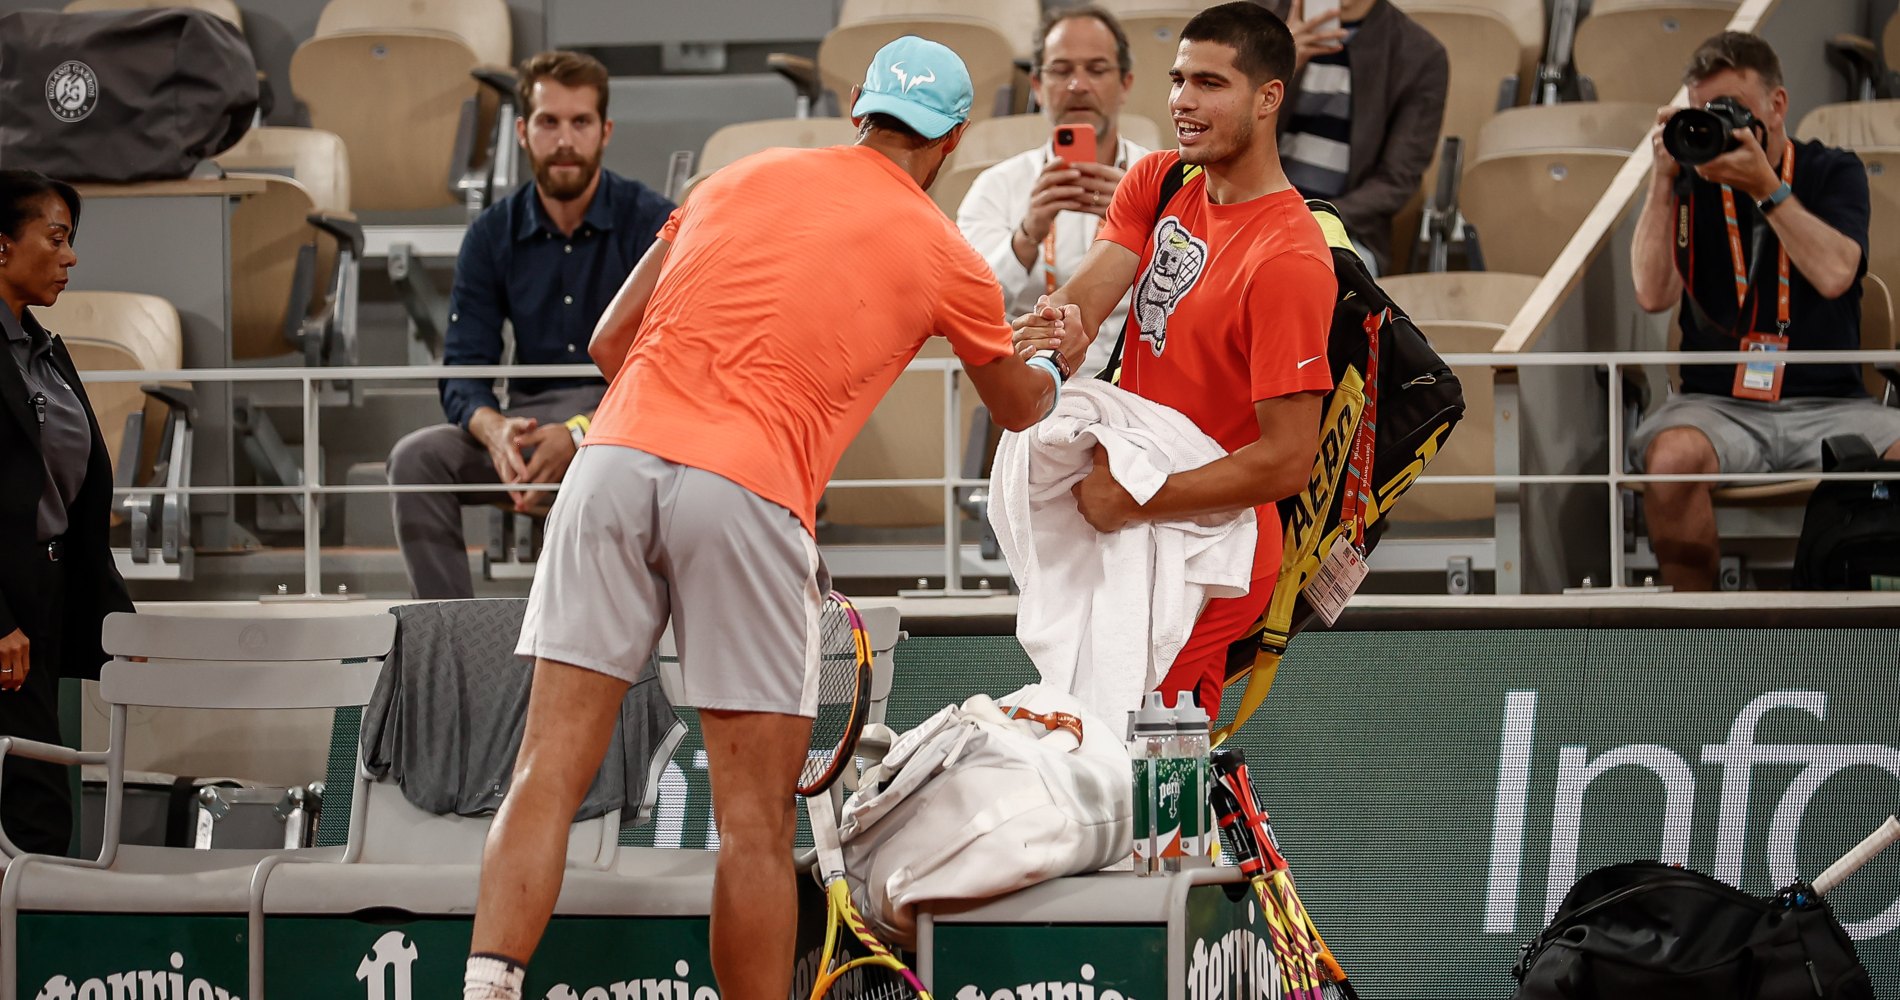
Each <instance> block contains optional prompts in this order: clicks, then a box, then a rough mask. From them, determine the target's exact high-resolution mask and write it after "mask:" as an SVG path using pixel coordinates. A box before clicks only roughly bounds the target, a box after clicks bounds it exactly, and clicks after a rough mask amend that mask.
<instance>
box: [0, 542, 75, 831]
mask: <svg viewBox="0 0 1900 1000" xmlns="http://www.w3.org/2000/svg"><path fill="white" fill-rule="evenodd" d="M61 566H62V564H60V563H50V564H48V567H47V569H48V570H50V572H48V573H47V575H46V578H45V580H46V583H47V585H48V587H49V588H50V589H49V590H48V593H51V594H53V595H54V599H53V600H52V601H51V602H49V604H50V605H51V606H50V607H49V608H48V609H47V612H46V614H45V616H44V617H43V619H42V620H41V621H40V622H33V623H26V622H22V623H21V625H22V628H23V630H24V631H25V632H26V634H27V639H28V640H29V641H30V642H31V643H32V649H31V659H32V663H31V668H30V669H29V670H28V671H27V674H26V683H25V684H23V685H21V686H20V689H19V690H17V691H0V736H16V737H19V738H21V739H28V740H38V741H40V742H42V743H53V744H57V743H59V677H60V670H59V649H58V641H57V639H56V638H54V637H55V636H57V635H58V634H59V625H58V623H59V621H60V615H61V605H62V604H63V601H62V598H63V597H64V587H63V583H64V579H63V578H64V574H63V573H61V572H60V567H61ZM0 824H4V825H5V827H6V831H7V836H8V837H10V838H12V840H13V843H14V844H15V845H16V846H18V847H19V848H20V849H21V850H24V851H29V852H31V853H34V854H59V855H63V854H65V853H66V848H67V845H68V844H69V843H70V842H71V840H72V833H73V799H72V789H71V787H70V786H69V785H68V784H67V773H66V768H64V767H61V766H60V765H58V764H48V763H45V762H43V761H37V760H27V759H26V758H24V757H20V756H18V755H17V754H8V755H7V758H6V764H5V773H4V774H0Z"/></svg>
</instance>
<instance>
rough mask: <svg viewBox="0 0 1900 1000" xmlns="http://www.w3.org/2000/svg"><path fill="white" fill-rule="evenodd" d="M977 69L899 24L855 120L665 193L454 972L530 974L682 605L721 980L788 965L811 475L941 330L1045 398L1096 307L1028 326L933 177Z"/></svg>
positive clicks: (567, 492)
mask: <svg viewBox="0 0 1900 1000" xmlns="http://www.w3.org/2000/svg"><path fill="white" fill-rule="evenodd" d="M972 96H973V95H972V92H971V86H970V77H969V73H968V72H967V71H966V70H965V69H964V66H963V63H962V61H961V60H960V59H958V58H957V56H956V55H955V53H953V52H951V51H950V50H949V49H947V48H945V47H943V46H942V45H939V44H937V43H935V42H929V41H925V40H923V39H920V38H915V37H908V36H907V37H905V38H900V39H898V40H897V41H895V42H892V43H891V44H890V45H887V46H885V47H884V48H883V49H882V50H880V51H879V52H878V54H877V56H876V58H875V59H873V61H872V64H871V67H870V70H869V72H868V73H867V75H866V77H865V81H864V85H863V86H862V87H860V88H858V89H857V90H856V91H855V92H854V93H853V95H852V100H851V107H852V116H853V120H854V121H856V122H857V123H858V126H859V138H858V142H857V144H855V145H851V146H836V147H832V148H829V149H815V150H793V149H776V150H769V151H767V152H764V153H760V154H758V155H755V156H751V157H748V158H746V159H743V160H740V161H739V162H737V163H734V164H732V165H730V166H728V167H725V168H724V169H722V170H720V171H719V172H717V173H715V174H713V175H712V176H711V177H709V178H707V179H706V180H705V181H704V182H703V183H701V184H700V185H699V186H698V187H697V188H696V189H695V190H694V191H693V196H692V199H691V200H690V201H688V202H687V204H686V205H685V206H683V207H682V208H680V209H678V210H677V211H675V212H674V213H673V216H672V217H671V218H670V219H668V220H667V222H666V224H665V226H663V227H662V228H661V231H660V234H659V238H658V239H657V240H656V241H655V242H654V244H653V247H652V249H651V250H649V251H648V253H647V254H646V256H645V258H644V259H642V260H641V262H640V264H639V265H638V266H637V267H636V268H635V269H634V272H633V274H632V275H631V276H630V277H629V278H628V280H627V283H626V285H625V286H624V287H623V288H622V289H621V291H620V294H619V295H618V296H617V297H616V298H615V299H614V302H613V303H612V305H610V306H609V307H608V310H607V313H606V315H605V316H603V317H602V319H601V321H600V325H599V327H598V328H597V330H596V331H595V334H594V340H593V343H592V344H591V345H590V347H589V353H590V354H591V355H592V356H593V358H594V360H595V361H596V362H597V363H598V364H599V365H600V367H601V370H602V371H603V372H605V373H606V374H607V376H608V377H609V378H610V379H611V384H610V385H609V387H608V389H607V395H606V398H605V399H604V400H603V401H602V402H601V405H600V408H599V409H598V410H597V411H596V412H595V414H594V418H593V426H592V428H591V429H590V430H589V432H588V435H587V438H586V441H585V443H584V444H583V446H582V447H581V449H580V453H579V454H578V455H577V456H576V457H575V459H574V462H573V464H572V465H571V466H570V467H569V469H568V472H567V476H566V478H565V479H564V480H563V481H562V486H561V492H560V497H559V499H558V500H556V501H555V505H554V509H553V512H552V513H551V515H550V517H549V520H548V527H547V541H546V544H545V547H544V551H543V553H542V556H541V560H540V564H539V566H538V567H537V570H536V573H535V580H534V589H533V591H532V593H531V595H530V597H529V600H528V610H527V614H526V617H525V619H524V621H523V624H522V631H521V640H520V644H519V646H518V648H517V652H518V653H519V654H521V655H522V656H524V657H532V658H533V660H534V684H533V688H532V691H531V694H530V698H529V702H528V719H527V727H526V732H525V735H524V737H523V740H522V745H521V752H520V756H519V758H518V759H517V761H516V764H515V771H514V784H513V786H512V787H511V788H510V789H509V791H508V794H507V797H506V799H505V800H504V801H503V804H502V807H501V810H500V813H499V814H498V815H497V816H496V817H495V824H494V827H493V829H492V831H491V832H490V834H489V838H488V846H487V850H486V852H485V854H484V856H483V860H482V876H481V893H480V898H479V901H478V904H477V909H476V914H475V932H474V940H473V943H472V947H471V955H470V957H469V963H468V969H467V975H466V978H465V981H464V996H465V998H468V1000H489V998H506V1000H515V998H518V997H519V996H520V995H521V987H522V980H523V978H524V973H525V965H526V963H527V960H528V957H529V956H530V955H532V954H533V953H534V949H535V946H536V945H537V944H538V942H539V940H540V937H541V934H542V932H543V930H544V929H545V927H546V924H547V921H548V918H549V915H550V914H551V913H552V910H553V906H554V901H555V898H556V896H557V895H558V894H559V892H560V887H561V876H562V869H563V863H564V853H565V849H566V844H567V830H568V825H569V822H570V820H571V818H572V817H573V816H574V814H575V810H576V809H577V808H578V807H579V805H580V802H581V799H582V796H583V794H584V793H585V791H586V789H587V787H588V785H589V784H590V783H591V782H592V781H593V778H594V774H595V772H596V771H597V770H598V768H599V765H600V761H601V757H602V754H603V753H604V751H605V748H606V744H607V741H608V739H609V737H610V736H611V734H612V732H613V729H614V722H615V720H616V718H617V716H618V714H619V709H620V702H621V697H622V695H623V694H624V693H625V692H626V690H627V688H628V686H629V685H630V684H631V683H632V682H633V681H634V679H635V678H636V677H637V676H638V675H639V673H640V671H641V669H642V668H643V667H644V666H645V665H646V662H647V660H648V658H649V657H650V656H651V655H652V652H653V649H654V647H655V645H656V644H657V643H658V641H659V638H660V633H661V631H662V630H663V629H664V628H665V627H666V625H667V622H668V620H669V618H670V619H671V621H672V624H673V629H674V635H675V638H676V640H677V641H678V643H679V647H680V650H681V654H682V660H683V662H682V668H683V672H684V677H685V681H684V683H685V687H686V691H685V695H686V698H685V700H686V701H687V702H688V703H690V704H692V705H695V706H697V707H698V708H699V719H700V728H701V731H702V732H703V734H704V736H705V742H706V753H707V766H708V770H709V771H710V775H711V779H712V790H713V811H714V814H715V816H716V817H717V821H718V832H719V842H720V850H719V858H718V868H717V874H716V876H715V879H714V885H713V904H712V961H713V972H714V975H715V976H716V977H717V978H718V981H719V989H720V995H721V996H722V997H723V998H724V1000H784V998H785V996H786V994H787V993H788V992H789V991H790V988H791V976H792V967H793V922H794V918H795V915H796V912H797V904H796V898H795V890H796V886H795V883H794V881H793V879H794V876H793V871H792V830H793V824H794V815H793V794H792V790H793V786H794V784H795V782H796V778H797V775H798V772H799V768H800V766H801V765H802V764H803V763H804V756H805V749H806V746H807V741H808V738H809V732H810V728H811V721H812V720H811V715H812V714H813V711H814V708H815V693H816V692H815V687H814V685H813V684H812V683H811V679H812V678H813V677H814V676H815V667H816V664H815V663H813V662H812V657H811V655H810V653H809V649H810V648H815V647H813V646H812V644H811V643H810V642H809V641H808V637H809V636H810V634H811V632H812V630H813V629H814V628H816V622H817V617H818V605H819V603H820V601H821V595H822V593H823V589H824V588H823V587H821V586H820V582H819V581H820V576H821V574H822V570H821V567H820V565H819V561H818V549H817V545H816V544H815V542H814V540H813V536H812V532H813V526H814V521H815V520H816V508H817V501H818V496H819V494H820V492H821V491H822V490H823V489H824V486H825V482H826V481H827V480H828V479H830V477H831V473H832V470H833V468H834V467H835V466H836V464H837V462H838V458H839V456H840V455H841V454H842V453H843V451H844V448H845V446H846V445H847V444H849V443H850V441H851V439H852V438H853V437H854V436H856V434H857V432H858V430H859V428H860V427H862V426H863V424H864V422H865V420H866V419H867V418H868V417H869V416H870V414H871V411H872V409H873V408H874V407H876V405H877V403H878V400H879V399H881V398H882V397H883V395H884V394H885V392H886V391H887V390H888V389H889V388H890V387H891V384H892V383H893V382H895V381H896V379H897V376H898V375H899V374H900V373H901V372H902V371H903V369H904V366H905V365H906V364H907V363H908V362H909V361H910V359H911V358H912V357H913V356H915V355H916V353H917V350H918V348H919V347H921V346H922V345H923V342H924V341H925V340H926V339H928V338H929V337H931V336H942V337H945V338H947V339H948V340H949V341H950V344H951V347H952V348H953V349H954V350H955V352H956V354H957V357H958V358H959V359H961V360H962V362H963V366H964V371H965V372H966V373H967V375H968V376H969V379H970V382H971V384H972V385H974V386H975V388H976V391H977V394H978V395H980V396H981V397H982V398H983V401H984V403H985V404H987V405H988V406H989V408H990V413H991V414H992V416H994V417H995V419H996V421H997V422H998V423H1000V424H1002V425H1003V426H1005V427H1008V428H1011V429H1017V430H1020V429H1023V428H1026V427H1028V426H1029V425H1031V424H1033V423H1034V422H1035V421H1037V420H1039V419H1041V418H1042V417H1043V416H1044V415H1046V414H1047V413H1048V412H1049V411H1050V410H1052V409H1053V408H1054V406H1055V400H1056V397H1057V395H1058V394H1059V392H1060V386H1061V381H1062V379H1063V377H1065V375H1066V371H1067V369H1066V367H1064V365H1065V362H1064V360H1063V355H1064V354H1065V353H1070V351H1069V349H1073V351H1080V350H1083V349H1085V345H1081V344H1071V343H1069V340H1071V339H1074V338H1075V336H1077V335H1076V334H1073V333H1070V332H1069V331H1073V330H1078V329H1079V327H1077V326H1076V325H1075V324H1076V323H1077V322H1078V321H1079V312H1078V311H1077V310H1075V309H1073V308H1071V309H1068V310H1066V311H1065V312H1063V313H1062V314H1061V315H1059V316H1058V317H1057V318H1056V319H1054V320H1052V328H1054V329H1056V330H1057V331H1058V333H1057V336H1056V337H1055V338H1054V343H1052V347H1053V348H1061V349H1063V350H1061V351H1058V350H1053V349H1052V350H1050V351H1049V352H1047V354H1046V355H1044V356H1038V357H1032V358H1030V359H1029V360H1028V361H1025V360H1023V359H1022V358H1019V357H1018V356H1017V354H1016V353H1015V351H1014V350H1013V349H1012V346H1011V334H1010V328H1009V327H1008V326H1007V325H1006V324H1005V323H1004V322H1003V320H1002V316H1003V297H1002V291H1001V289H1000V288H998V286H997V284H996V279H995V278H994V276H992V274H991V273H990V269H989V267H988V265H986V264H985V263H984V262H983V259H982V258H981V257H979V256H977V253H976V251H975V250H972V249H971V248H970V246H969V244H967V243H965V242H964V240H963V237H962V236H961V234H959V233H958V232H957V228H956V225H955V224H954V223H953V222H952V221H951V220H950V219H949V218H948V217H946V216H945V215H944V214H943V212H942V211H940V210H939V209H938V208H937V207H936V205H935V204H933V203H932V202H931V200H930V197H929V196H928V195H927V194H925V193H924V192H925V189H927V188H928V187H929V186H930V184H931V182H932V181H933V180H935V179H936V176H937V173H938V171H939V170H940V169H941V168H942V166H943V161H944V158H945V157H946V156H948V155H949V153H950V151H951V150H953V149H955V148H956V145H957V142H958V141H959V139H961V137H962V135H963V129H964V126H965V123H966V122H967V120H968V118H969V113H970V104H971V100H972Z"/></svg>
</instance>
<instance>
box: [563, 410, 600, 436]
mask: <svg viewBox="0 0 1900 1000" xmlns="http://www.w3.org/2000/svg"><path fill="white" fill-rule="evenodd" d="M593 426H594V422H593V421H591V420H589V419H587V415H586V414H584V413H583V414H578V415H576V416H572V417H569V418H567V428H568V430H574V431H580V432H581V433H582V434H585V433H587V431H588V429H589V428H591V427H593Z"/></svg>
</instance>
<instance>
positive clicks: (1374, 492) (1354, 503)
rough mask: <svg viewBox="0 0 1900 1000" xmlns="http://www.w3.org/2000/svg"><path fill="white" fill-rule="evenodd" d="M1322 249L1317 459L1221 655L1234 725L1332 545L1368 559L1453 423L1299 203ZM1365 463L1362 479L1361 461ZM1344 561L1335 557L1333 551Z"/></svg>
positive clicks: (1330, 225)
mask: <svg viewBox="0 0 1900 1000" xmlns="http://www.w3.org/2000/svg"><path fill="white" fill-rule="evenodd" d="M1306 207H1307V208H1308V209H1309V210H1311V211H1312V213H1313V218H1314V219H1315V220H1316V221H1317V222H1318V223H1319V226H1320V230H1321V232H1323V233H1325V234H1326V242H1327V244H1328V245H1329V246H1330V247H1331V248H1332V251H1333V275H1334V277H1335V279H1336V280H1337V281H1338V283H1339V297H1338V299H1337V300H1336V301H1335V303H1334V305H1333V324H1332V329H1331V331H1330V332H1329V334H1328V336H1327V342H1326V358H1327V361H1328V362H1329V363H1330V364H1331V365H1332V369H1333V391H1332V392H1330V393H1327V394H1326V400H1325V409H1324V413H1325V417H1324V419H1323V420H1322V421H1321V424H1320V427H1321V437H1320V446H1319V453H1318V455H1317V457H1316V458H1315V460H1314V463H1313V472H1312V475H1311V476H1309V477H1308V479H1307V488H1306V489H1305V490H1304V491H1302V492H1300V493H1296V494H1294V495H1293V496H1290V497H1287V498H1286V499H1284V500H1281V501H1280V505H1279V506H1280V524H1281V528H1282V530H1283V531H1284V532H1285V542H1284V547H1283V548H1282V550H1281V551H1282V555H1281V562H1280V575H1279V579H1278V581H1277V582H1276V583H1275V584H1274V589H1273V598H1272V599H1271V601H1269V603H1268V604H1267V610H1266V611H1265V613H1264V614H1262V616H1261V619H1260V621H1259V623H1258V624H1257V625H1256V627H1255V630H1254V631H1253V632H1252V633H1251V634H1250V635H1248V636H1246V637H1244V638H1242V639H1241V640H1240V641H1239V642H1237V643H1235V644H1234V645H1233V646H1231V647H1230V648H1229V650H1228V657H1227V684H1228V685H1230V686H1231V685H1236V684H1240V683H1243V682H1244V684H1245V687H1244V688H1243V690H1242V693H1241V698H1240V702H1239V704H1238V705H1237V706H1236V709H1235V713H1234V718H1233V721H1231V722H1229V723H1228V724H1227V725H1225V726H1223V727H1221V728H1220V729H1219V730H1218V731H1217V732H1216V734H1215V741H1216V742H1219V741H1221V740H1224V739H1226V738H1227V737H1228V736H1229V735H1231V734H1232V733H1233V732H1234V731H1235V730H1236V729H1239V728H1240V726H1241V725H1242V724H1243V723H1245V722H1246V721H1247V719H1248V717H1249V716H1251V715H1252V714H1253V713H1254V711H1255V710H1256V709H1258V708H1259V707H1260V705H1261V703H1262V702H1264V701H1265V700H1266V697H1267V691H1268V689H1269V688H1271V687H1272V685H1273V676H1274V674H1275V672H1277V671H1278V669H1279V664H1280V657H1281V656H1282V655H1284V654H1285V652H1286V647H1287V643H1288V642H1289V641H1291V639H1292V638H1293V636H1294V634H1296V633H1297V632H1298V631H1299V630H1300V629H1301V628H1303V627H1305V626H1306V625H1307V624H1308V623H1309V622H1310V621H1311V620H1312V618H1313V615H1314V612H1313V608H1312V605H1311V603H1310V602H1309V601H1308V600H1307V587H1308V585H1309V584H1311V583H1313V582H1314V580H1315V578H1316V577H1317V576H1318V575H1319V572H1320V568H1321V567H1322V566H1323V565H1325V564H1326V563H1327V560H1328V559H1329V557H1332V556H1334V555H1335V550H1338V549H1340V548H1341V546H1353V547H1356V549H1357V555H1360V556H1363V555H1365V554H1367V553H1370V552H1371V551H1372V549H1373V547H1374V546H1375V545H1377V544H1378V543H1379V536H1380V535H1382V534H1384V532H1385V528H1386V525H1387V524H1388V523H1389V522H1387V521H1386V519H1385V517H1386V515H1387V514H1388V513H1390V512H1391V510H1392V505H1393V504H1395V503H1397V502H1398V500H1399V498H1400V497H1402V496H1404V495H1405V491H1406V490H1409V489H1411V488H1412V483H1413V482H1414V481H1416V480H1417V479H1418V477H1419V476H1420V475H1421V474H1422V473H1423V472H1424V471H1425V466H1426V464H1427V463H1429V462H1430V461H1431V460H1432V458H1433V457H1434V456H1436V455H1437V454H1438V450H1439V449H1440V448H1442V447H1444V445H1445V441H1446V439H1448V438H1449V437H1450V436H1451V430H1452V428H1453V427H1454V426H1456V425H1457V423H1458V420H1459V419H1460V418H1461V417H1463V416H1464V412H1465V395H1464V389H1463V387H1462V386H1460V385H1459V383H1458V376H1457V375H1454V374H1452V370H1451V367H1450V366H1449V365H1447V364H1445V362H1444V360H1443V359H1442V358H1440V357H1439V356H1438V352H1436V351H1434V350H1433V349H1432V345H1431V342H1430V341H1428V340H1426V339H1425V334H1424V333H1423V332H1422V331H1420V330H1419V328H1418V326H1417V325H1416V324H1414V323H1413V322H1412V320H1411V319H1410V317H1408V316H1406V315H1405V310H1403V309H1400V308H1399V306H1398V304H1397V303H1395V302H1393V301H1392V298H1391V297H1390V296H1388V295H1387V294H1386V293H1385V290H1384V289H1382V288H1380V287H1379V284H1378V282H1376V281H1374V280H1373V279H1372V276H1371V275H1370V274H1367V273H1366V268H1365V265H1364V264H1363V263H1361V262H1360V260H1359V255H1358V254H1357V253H1355V252H1354V251H1353V249H1352V238H1351V237H1350V236H1348V235H1347V234H1346V226H1345V223H1344V222H1342V221H1340V218H1339V211H1338V209H1335V208H1334V207H1333V206H1332V205H1330V204H1327V203H1326V202H1323V201H1318V200H1308V201H1307V203H1306ZM1367 454H1369V455H1370V456H1371V459H1372V460H1371V462H1370V463H1369V464H1370V465H1371V469H1370V474H1369V475H1367V474H1365V470H1364V469H1363V466H1364V465H1365V464H1367V463H1365V462H1364V461H1363V460H1362V459H1361V460H1355V457H1354V456H1355V455H1358V456H1364V455H1367ZM1337 554H1338V555H1342V556H1343V555H1345V554H1346V553H1344V552H1343V551H1341V552H1339V553H1337Z"/></svg>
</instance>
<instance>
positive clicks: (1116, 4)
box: [1052, 0, 1219, 22]
mask: <svg viewBox="0 0 1900 1000" xmlns="http://www.w3.org/2000/svg"><path fill="white" fill-rule="evenodd" d="M1218 2H1219V0H1101V2H1100V3H1097V4H1096V6H1097V7H1100V8H1102V9H1103V10H1106V11H1108V12H1109V13H1110V14H1113V15H1115V16H1116V18H1118V19H1121V20H1123V21H1124V22H1125V21H1126V20H1127V19H1128V18H1131V17H1137V16H1139V15H1142V14H1183V13H1184V14H1187V15H1188V16H1190V17H1192V16H1193V15H1195V14H1197V13H1199V12H1201V11H1203V10H1206V9H1207V8H1209V7H1212V6H1214V4H1215V3H1218ZM1052 6H1053V5H1052Z"/></svg>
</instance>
